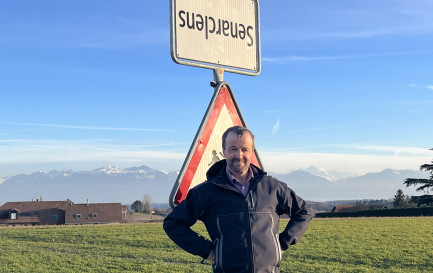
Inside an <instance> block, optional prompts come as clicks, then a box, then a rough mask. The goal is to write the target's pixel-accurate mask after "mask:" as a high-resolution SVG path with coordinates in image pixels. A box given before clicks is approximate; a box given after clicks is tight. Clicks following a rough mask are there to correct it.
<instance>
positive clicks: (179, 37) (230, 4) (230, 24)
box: [170, 0, 260, 75]
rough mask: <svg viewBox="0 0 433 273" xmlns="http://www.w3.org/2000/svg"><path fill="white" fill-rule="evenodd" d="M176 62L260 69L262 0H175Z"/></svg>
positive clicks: (247, 70)
mask: <svg viewBox="0 0 433 273" xmlns="http://www.w3.org/2000/svg"><path fill="white" fill-rule="evenodd" d="M170 8H171V54H172V58H173V60H174V61H175V62H177V63H180V64H186V65H192V66H199V67H205V68H213V69H214V68H219V67H220V68H223V69H224V70H225V71H229V72H235V73H241V74H249V75H257V74H259V73H260V29H259V4H258V0H254V1H252V0H171V7H170Z"/></svg>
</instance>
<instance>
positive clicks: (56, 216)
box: [51, 215, 59, 220]
mask: <svg viewBox="0 0 433 273" xmlns="http://www.w3.org/2000/svg"><path fill="white" fill-rule="evenodd" d="M58 219H59V216H58V215H51V220H58Z"/></svg>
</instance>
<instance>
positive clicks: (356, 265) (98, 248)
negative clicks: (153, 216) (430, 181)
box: [0, 217, 433, 273]
mask: <svg viewBox="0 0 433 273" xmlns="http://www.w3.org/2000/svg"><path fill="white" fill-rule="evenodd" d="M286 223H287V222H286V221H282V223H281V227H282V228H283V226H284V225H285V224H286ZM431 227H433V217H424V218H362V219H353V218H352V219H315V220H314V221H313V222H312V223H311V225H310V227H309V229H308V230H307V232H306V234H305V235H304V237H303V238H302V239H301V241H300V242H299V243H298V244H297V245H294V246H292V247H291V248H289V249H288V250H287V251H286V252H285V253H284V256H283V262H282V265H281V272H405V273H406V272H430V271H431V269H432V268H433V246H432V242H433V233H432V232H431ZM194 229H195V230H196V231H198V232H200V233H202V234H206V231H205V228H204V225H203V224H197V225H196V226H195V227H194ZM200 260H201V259H200V258H199V257H197V256H193V255H190V254H188V253H186V252H184V251H183V250H181V249H180V248H178V247H177V246H176V245H174V244H173V243H172V242H171V241H170V240H169V239H168V237H167V236H166V235H165V233H164V231H163V230H162V223H146V224H125V225H100V226H50V227H22V228H16V227H15V228H0V272H32V273H33V272H60V271H61V272H210V266H209V265H206V264H205V265H203V264H201V263H200Z"/></svg>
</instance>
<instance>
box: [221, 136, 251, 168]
mask: <svg viewBox="0 0 433 273" xmlns="http://www.w3.org/2000/svg"><path fill="white" fill-rule="evenodd" d="M253 146H254V143H253V139H252V138H251V136H250V134H248V133H244V134H243V135H241V136H238V135H237V134H236V133H234V132H230V133H229V134H228V135H227V138H226V142H225V147H224V151H223V153H224V156H225V157H226V160H227V167H228V169H229V170H230V171H231V172H232V173H233V174H240V175H244V174H246V172H247V171H248V168H249V167H250V163H251V158H252V156H253V152H254V151H253V150H254V147H253Z"/></svg>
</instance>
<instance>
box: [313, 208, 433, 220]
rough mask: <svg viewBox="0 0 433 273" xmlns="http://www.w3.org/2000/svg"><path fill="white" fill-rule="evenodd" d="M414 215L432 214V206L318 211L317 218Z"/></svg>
mask: <svg viewBox="0 0 433 273" xmlns="http://www.w3.org/2000/svg"><path fill="white" fill-rule="evenodd" d="M408 216H409V217H414V216H433V207H422V208H396V209H374V210H360V211H353V212H320V213H316V217H317V218H329V217H408Z"/></svg>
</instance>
